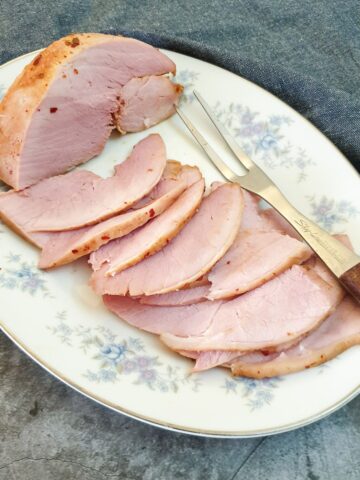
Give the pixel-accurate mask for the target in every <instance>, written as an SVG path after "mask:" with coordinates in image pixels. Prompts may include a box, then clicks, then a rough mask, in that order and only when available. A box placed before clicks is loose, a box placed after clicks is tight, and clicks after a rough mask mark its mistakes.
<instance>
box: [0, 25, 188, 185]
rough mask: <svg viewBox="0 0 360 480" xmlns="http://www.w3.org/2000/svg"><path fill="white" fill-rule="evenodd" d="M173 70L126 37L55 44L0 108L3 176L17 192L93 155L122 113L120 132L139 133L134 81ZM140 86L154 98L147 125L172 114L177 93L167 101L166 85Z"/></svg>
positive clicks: (76, 37) (82, 37) (73, 38)
mask: <svg viewBox="0 0 360 480" xmlns="http://www.w3.org/2000/svg"><path fill="white" fill-rule="evenodd" d="M175 70H176V67H175V64H174V63H173V62H172V61H171V60H170V59H169V58H168V57H166V55H164V54H163V53H161V52H160V51H159V50H157V49H155V48H153V47H151V46H150V45H147V44H146V43H143V42H140V41H138V40H134V39H131V38H125V37H119V36H114V35H103V34H98V33H83V34H80V33H76V34H72V35H68V36H67V37H64V38H61V39H60V40H58V41H56V42H54V43H52V44H51V45H50V46H49V47H47V48H46V49H45V50H43V51H42V52H41V53H39V55H38V56H37V57H36V58H35V59H34V60H33V61H32V62H31V63H30V64H29V65H28V66H27V67H25V69H24V70H23V72H22V73H21V74H20V75H19V76H18V77H17V79H16V80H15V82H14V83H13V85H12V86H11V87H10V89H9V90H8V92H7V94H6V95H5V97H4V99H3V100H2V102H1V103H0V178H1V179H2V180H3V181H5V182H6V183H7V184H9V185H11V186H12V187H13V188H15V189H16V190H21V189H24V188H26V187H28V186H30V185H32V184H34V183H36V182H38V181H39V180H42V179H44V178H48V177H51V176H54V175H58V174H61V173H64V172H66V171H67V170H69V169H70V168H72V167H74V166H75V165H78V164H80V163H83V162H85V161H87V160H89V159H90V158H92V157H94V156H95V155H98V154H99V153H100V152H101V151H102V149H103V147H104V145H105V142H106V140H107V139H108V137H109V135H110V133H111V131H112V130H113V128H115V126H116V119H115V117H116V116H117V115H116V114H117V113H118V112H119V111H120V112H121V109H122V108H123V109H124V117H122V115H121V113H120V115H119V116H118V117H117V118H118V122H119V128H120V129H121V130H124V128H125V127H126V124H127V125H130V124H131V123H132V122H133V123H134V124H137V126H138V128H139V127H140V123H139V111H138V109H139V108H141V106H140V103H139V98H137V97H136V95H137V94H139V92H140V90H141V85H140V89H139V86H138V85H137V82H135V84H134V82H132V80H133V79H137V78H142V77H148V76H162V75H164V74H168V73H175ZM140 83H142V84H143V87H144V91H143V93H144V94H145V93H146V94H147V95H149V96H152V99H148V100H147V103H146V109H147V111H146V118H144V122H143V124H144V126H146V122H147V121H149V122H150V123H151V124H152V123H154V122H156V121H157V120H162V119H163V118H164V116H166V115H170V114H171V113H173V112H174V100H175V102H176V101H177V99H176V98H175V97H176V95H177V96H179V95H180V94H181V88H180V87H179V88H178V90H177V91H176V86H175V87H174V88H175V91H174V90H173V92H172V93H171V94H170V96H169V91H170V90H171V87H170V86H169V83H168V81H167V80H162V79H161V80H158V79H154V78H151V79H150V80H149V79H148V81H147V82H146V81H141V82H140ZM135 87H137V88H135ZM132 93H133V94H134V95H135V97H134V98H131V94H132ZM122 96H124V98H122ZM167 102H169V103H170V104H171V105H168V107H166V103H167ZM151 108H154V110H155V111H153V112H151V111H150V110H151ZM132 115H134V119H133V120H132V118H131V116H132ZM122 122H125V123H122ZM150 123H149V124H150Z"/></svg>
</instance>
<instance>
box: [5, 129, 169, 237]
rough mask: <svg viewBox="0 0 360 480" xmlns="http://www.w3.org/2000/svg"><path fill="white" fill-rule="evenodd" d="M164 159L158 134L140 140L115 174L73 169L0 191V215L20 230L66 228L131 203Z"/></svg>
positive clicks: (95, 219) (96, 219)
mask: <svg viewBox="0 0 360 480" xmlns="http://www.w3.org/2000/svg"><path fill="white" fill-rule="evenodd" d="M165 165H166V152H165V145H164V142H163V141H162V139H161V137H160V135H157V134H152V135H149V136H148V137H146V138H145V139H144V140H141V141H140V142H139V143H138V144H137V145H136V146H135V147H134V149H133V151H132V152H131V154H130V155H129V157H128V158H127V159H126V160H125V162H123V163H121V164H120V165H117V166H116V167H115V174H114V176H112V177H110V178H106V179H103V178H101V177H99V176H98V175H95V174H94V173H92V172H88V171H85V170H78V171H73V172H70V173H67V174H65V175H59V176H57V177H52V178H49V179H46V180H43V181H41V182H39V183H38V184H36V185H34V186H32V187H29V188H27V189H25V190H23V191H21V192H14V191H12V192H8V193H5V194H3V195H1V196H0V216H1V218H2V219H3V220H4V221H5V223H9V224H10V226H11V224H14V223H15V224H17V225H19V226H20V228H21V229H22V230H24V231H26V232H32V231H60V230H72V229H75V228H80V227H83V226H86V225H92V224H95V223H97V222H99V221H101V220H105V219H106V218H109V217H111V216H113V215H115V214H116V213H118V212H121V211H122V210H126V209H128V208H129V207H131V206H132V205H133V204H134V203H135V202H136V201H137V200H139V199H140V198H142V197H143V196H145V195H146V194H147V193H148V192H149V191H150V190H151V189H152V188H153V187H154V186H155V185H156V184H157V183H158V181H159V180H160V177H161V175H162V173H163V170H164V168H165Z"/></svg>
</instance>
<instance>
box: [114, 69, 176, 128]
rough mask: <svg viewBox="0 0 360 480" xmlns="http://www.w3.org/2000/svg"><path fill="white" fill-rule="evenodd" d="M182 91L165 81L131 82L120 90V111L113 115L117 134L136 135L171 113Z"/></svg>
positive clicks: (137, 79)
mask: <svg viewBox="0 0 360 480" xmlns="http://www.w3.org/2000/svg"><path fill="white" fill-rule="evenodd" d="M182 91H183V87H182V86H181V85H178V84H176V83H172V82H171V81H170V80H169V79H168V78H167V77H159V76H150V77H142V78H133V79H132V80H130V81H129V82H128V83H127V84H126V85H125V86H124V87H123V88H122V90H121V101H120V108H119V110H118V111H117V112H115V114H114V119H115V124H116V128H117V129H118V130H119V131H120V132H121V133H126V132H139V131H141V130H145V129H146V128H149V127H152V126H153V125H156V124H157V123H159V122H160V121H161V120H164V119H165V118H168V117H170V116H171V115H172V114H173V113H174V112H175V106H176V105H177V104H178V100H179V95H180V94H181V93H182Z"/></svg>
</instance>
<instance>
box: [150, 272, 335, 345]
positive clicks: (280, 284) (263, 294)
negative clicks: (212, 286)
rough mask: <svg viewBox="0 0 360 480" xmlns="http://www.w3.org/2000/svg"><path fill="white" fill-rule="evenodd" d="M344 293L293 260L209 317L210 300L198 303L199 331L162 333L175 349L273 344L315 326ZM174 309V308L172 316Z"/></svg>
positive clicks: (197, 318)
mask: <svg viewBox="0 0 360 480" xmlns="http://www.w3.org/2000/svg"><path fill="white" fill-rule="evenodd" d="M342 297H343V291H342V289H341V288H339V287H337V286H332V285H329V284H328V283H326V282H325V281H324V280H323V279H322V278H321V277H319V276H318V275H317V274H316V273H315V272H312V271H310V270H307V269H305V268H303V267H300V266H297V265H295V266H293V267H292V268H290V269H289V270H287V271H286V272H284V273H282V274H281V275H279V276H278V277H276V278H274V279H273V280H271V281H269V282H267V283H265V284H264V285H262V286H261V287H259V288H257V289H255V290H252V291H251V292H248V293H245V294H243V295H240V296H239V297H236V298H235V299H234V300H230V301H226V302H223V303H221V306H220V308H219V309H218V311H217V312H216V315H215V316H214V317H213V318H210V317H209V316H208V315H207V312H206V308H208V304H209V303H212V302H202V303H199V304H198V308H199V309H204V312H203V315H199V314H195V315H194V316H193V318H192V321H193V323H196V324H197V330H199V329H200V327H199V324H202V325H203V329H202V334H201V335H199V334H194V335H188V333H187V334H184V335H176V334H175V335H174V334H170V333H167V334H164V335H162V337H161V338H162V340H163V341H164V342H165V343H166V345H168V346H169V347H170V348H172V349H174V350H194V351H208V350H233V351H235V350H238V351H244V352H245V351H249V350H259V349H266V348H271V347H274V346H277V345H281V344H283V343H286V342H289V341H292V340H295V339H296V338H299V337H301V336H302V335H304V334H305V333H308V332H309V331H311V330H312V329H314V328H315V327H316V326H318V325H319V324H320V323H321V321H322V320H324V319H325V318H326V317H327V316H328V315H329V314H330V313H332V312H333V310H334V309H335V308H336V306H337V305H338V303H339V302H340V300H341V299H342ZM194 306H195V305H194ZM149 308H150V307H149ZM152 308H156V307H152ZM158 308H161V307H158ZM169 308H170V307H169ZM172 308H174V309H181V308H186V307H172ZM187 308H189V307H187ZM176 313H177V312H176V310H174V313H173V315H174V316H176ZM159 315H160V312H159Z"/></svg>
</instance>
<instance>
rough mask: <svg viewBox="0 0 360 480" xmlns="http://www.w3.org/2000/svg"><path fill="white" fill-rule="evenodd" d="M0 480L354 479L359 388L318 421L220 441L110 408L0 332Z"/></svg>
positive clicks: (359, 465)
mask: <svg viewBox="0 0 360 480" xmlns="http://www.w3.org/2000/svg"><path fill="white" fill-rule="evenodd" d="M0 375H1V390H0V405H1V416H0V480H13V479H14V480H15V479H19V480H67V479H68V480H77V479H79V480H84V479H85V480H107V479H114V480H172V479H176V480H177V479H184V480H190V479H191V480H242V479H246V480H253V479H254V480H259V479H261V480H303V479H304V480H322V479H324V480H325V479H326V480H340V479H341V480H359V478H360V397H357V398H356V399H355V400H353V401H352V402H351V403H350V404H348V405H347V406H345V407H344V408H343V409H342V410H341V411H338V412H336V413H335V414H333V415H332V416H331V417H328V418H326V419H324V420H322V421H320V422H318V423H316V424H313V425H311V426H308V427H305V428H301V429H299V430H296V431H293V432H289V433H284V434H281V435H277V436H273V437H264V438H252V439H240V440H234V439H232V440H222V439H211V438H196V437H191V436H188V435H184V434H179V433H173V432H167V431H163V430H160V429H158V428H155V427H152V426H148V425H145V424H142V423H140V422H138V421H135V420H131V419H129V418H126V417H124V416H123V415H120V414H117V413H115V412H112V411H110V410H107V409H105V408H103V407H101V406H99V405H97V404H95V403H94V402H93V401H91V400H89V399H87V398H85V397H83V396H82V395H80V394H78V393H77V392H75V391H73V390H72V389H70V388H68V387H67V386H65V385H63V384H62V383H60V382H59V381H58V380H56V379H55V378H53V377H52V376H51V375H49V374H48V373H46V372H45V371H44V370H43V369H42V368H41V367H39V366H38V365H36V364H35V363H33V362H32V361H31V360H30V359H28V358H27V357H26V356H25V355H24V354H23V353H22V352H20V351H19V350H18V348H17V347H15V346H14V345H13V344H12V343H11V342H10V341H9V340H8V339H7V338H5V337H4V336H2V338H0Z"/></svg>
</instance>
